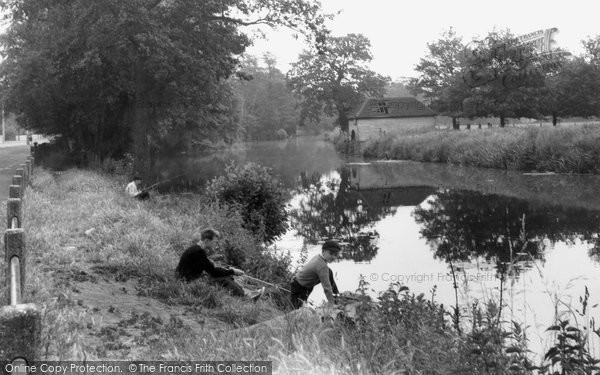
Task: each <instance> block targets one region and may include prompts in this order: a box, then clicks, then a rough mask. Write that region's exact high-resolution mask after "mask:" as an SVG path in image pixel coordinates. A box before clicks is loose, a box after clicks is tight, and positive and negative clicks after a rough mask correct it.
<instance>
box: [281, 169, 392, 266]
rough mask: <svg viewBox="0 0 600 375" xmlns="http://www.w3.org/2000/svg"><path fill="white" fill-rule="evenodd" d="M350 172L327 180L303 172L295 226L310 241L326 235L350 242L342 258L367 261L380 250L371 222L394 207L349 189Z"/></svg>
mask: <svg viewBox="0 0 600 375" xmlns="http://www.w3.org/2000/svg"><path fill="white" fill-rule="evenodd" d="M349 173H350V172H349V170H348V169H342V170H341V171H340V172H339V174H340V177H339V178H331V179H328V180H323V179H322V178H321V176H318V175H315V174H313V175H311V176H309V175H307V174H306V173H304V174H301V175H300V185H301V188H302V194H303V199H302V200H301V202H300V204H299V207H298V208H297V209H295V210H293V211H292V212H291V220H292V227H293V228H295V229H296V230H297V231H298V234H299V235H301V236H302V237H304V239H305V241H307V242H308V243H310V244H316V243H317V242H318V241H319V240H321V239H324V238H336V239H339V240H341V241H344V242H347V243H348V245H346V247H345V251H344V252H343V253H342V254H341V258H342V259H352V260H354V261H357V262H358V261H368V260H371V259H373V258H374V257H375V255H376V254H377V250H378V246H377V244H376V241H375V237H376V234H375V233H372V230H371V229H372V225H373V224H374V223H376V222H377V221H379V220H381V218H383V217H384V216H387V215H390V214H393V213H394V212H395V209H394V208H392V207H389V206H387V205H386V204H385V199H379V200H372V201H370V202H368V203H367V202H366V201H365V200H364V199H363V198H362V197H361V194H360V192H357V191H352V190H350V176H349ZM365 232H367V233H365ZM369 232H370V234H369Z"/></svg>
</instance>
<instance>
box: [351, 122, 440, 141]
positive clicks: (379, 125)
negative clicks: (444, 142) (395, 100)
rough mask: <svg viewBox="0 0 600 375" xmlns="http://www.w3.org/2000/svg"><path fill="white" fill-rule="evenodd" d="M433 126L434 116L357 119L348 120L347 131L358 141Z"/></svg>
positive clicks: (429, 128)
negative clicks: (353, 132) (353, 133)
mask: <svg viewBox="0 0 600 375" xmlns="http://www.w3.org/2000/svg"><path fill="white" fill-rule="evenodd" d="M434 128H435V117H407V118H378V119H358V120H355V121H351V122H350V127H349V132H350V134H352V130H354V131H355V132H356V135H357V138H358V140H359V141H366V140H368V139H369V138H377V137H380V136H387V135H402V134H407V133H414V132H419V131H423V130H433V129H434Z"/></svg>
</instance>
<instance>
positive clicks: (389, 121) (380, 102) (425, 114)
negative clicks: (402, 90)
mask: <svg viewBox="0 0 600 375" xmlns="http://www.w3.org/2000/svg"><path fill="white" fill-rule="evenodd" d="M435 116H436V114H435V112H433V111H432V110H431V109H429V108H427V106H426V105H425V104H423V103H421V102H420V101H418V100H417V99H415V98H413V97H401V98H371V99H367V100H365V102H364V103H363V105H362V106H361V107H360V109H359V110H358V112H357V113H356V115H355V116H354V117H351V118H350V123H349V128H348V131H349V132H350V138H351V139H356V140H358V141H366V140H367V139H369V138H377V137H380V136H389V135H401V134H407V133H415V132H420V131H424V130H433V129H434V128H435Z"/></svg>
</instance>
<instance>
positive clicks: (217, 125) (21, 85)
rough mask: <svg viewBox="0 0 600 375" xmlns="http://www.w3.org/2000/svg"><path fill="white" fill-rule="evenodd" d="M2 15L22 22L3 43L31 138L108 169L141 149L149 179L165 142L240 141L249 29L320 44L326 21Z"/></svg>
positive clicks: (162, 11)
mask: <svg viewBox="0 0 600 375" xmlns="http://www.w3.org/2000/svg"><path fill="white" fill-rule="evenodd" d="M2 5H3V9H4V10H5V11H9V12H10V13H11V18H12V23H11V26H10V28H9V30H8V31H7V33H6V35H5V36H4V39H3V42H4V45H5V47H6V50H5V55H6V60H5V62H4V63H3V66H2V79H3V82H2V83H3V86H4V89H5V92H6V95H5V100H6V101H7V104H8V108H9V109H12V110H15V111H16V112H17V113H19V114H20V115H21V116H20V119H21V122H22V123H23V124H24V125H25V127H26V128H29V129H35V130H37V131H41V132H43V133H53V134H61V135H63V136H64V137H66V138H68V139H69V141H70V143H72V144H75V147H76V148H79V149H82V150H85V151H90V152H91V153H93V154H94V156H95V157H96V158H98V159H102V158H105V157H109V156H111V155H113V154H115V153H119V152H123V151H125V150H129V149H131V150H132V151H133V152H134V155H135V164H136V169H137V170H138V171H148V170H149V169H150V167H151V156H152V155H153V154H155V152H154V151H156V149H157V148H160V147H161V146H162V145H163V143H164V139H165V138H166V136H168V138H171V137H172V136H173V135H174V134H176V135H177V134H186V133H188V134H189V133H190V132H191V133H193V135H194V137H191V138H192V141H195V142H197V143H198V142H199V141H204V140H205V139H207V138H211V137H218V138H221V139H227V138H228V137H231V136H232V134H233V135H235V133H236V131H237V126H236V121H235V119H234V115H233V114H232V111H231V107H232V106H233V103H232V102H231V101H230V99H229V98H231V96H232V95H230V93H229V92H228V90H229V88H228V87H227V85H226V84H225V83H224V82H225V79H227V78H228V77H229V76H230V75H231V74H232V73H233V72H235V70H236V68H237V64H238V57H239V56H240V55H241V53H243V52H244V50H245V48H246V47H247V46H248V45H249V44H250V42H251V41H250V38H249V37H248V36H247V35H246V34H245V33H244V32H243V31H242V28H243V27H245V26H249V25H258V24H262V25H269V26H288V27H292V28H295V29H299V30H300V31H302V32H303V33H304V34H305V35H307V36H310V37H312V38H313V40H314V41H315V42H316V43H317V44H318V43H321V40H322V36H321V35H322V34H324V33H325V31H324V28H323V22H324V20H325V18H326V16H324V15H322V14H320V7H319V4H318V3H312V2H310V1H309V0H283V1H280V0H203V1H192V0H130V1H117V0H97V1H93V2H90V1H85V0H74V1H69V2H64V1H59V0H46V1H38V0H8V1H4V2H3V3H2ZM174 138H175V139H180V140H182V139H183V140H185V139H187V138H190V137H177V136H175V137H174ZM194 138H195V139H194ZM192 143H193V142H192ZM171 146H173V145H171ZM175 146H178V145H175Z"/></svg>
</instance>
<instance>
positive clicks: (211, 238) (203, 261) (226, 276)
mask: <svg viewBox="0 0 600 375" xmlns="http://www.w3.org/2000/svg"><path fill="white" fill-rule="evenodd" d="M219 237H220V235H219V232H218V231H216V230H214V229H205V230H203V231H202V232H201V233H200V234H196V235H195V236H194V242H195V244H194V245H192V246H191V247H189V248H188V249H187V250H186V251H185V252H184V253H183V254H182V255H181V258H180V259H179V264H178V265H177V269H176V271H177V275H178V276H179V278H181V279H183V280H185V281H192V280H195V279H197V278H199V277H200V276H202V274H203V273H204V271H206V273H208V275H209V276H210V277H211V280H212V281H213V282H215V283H216V284H218V285H221V286H223V287H225V288H227V289H229V290H230V291H231V292H232V293H233V295H236V296H245V295H246V292H245V291H244V289H243V288H242V287H241V286H240V285H239V284H238V283H236V282H235V280H234V278H233V276H243V275H244V271H242V270H239V269H237V268H222V267H217V266H215V265H214V263H213V262H212V261H211V260H210V259H208V255H207V253H206V252H207V251H212V250H213V249H214V248H215V247H216V244H217V240H218V238H219ZM261 294H262V291H260V292H259V293H258V294H257V295H254V296H252V297H251V298H252V299H253V300H257V299H258V298H260V295H261Z"/></svg>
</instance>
